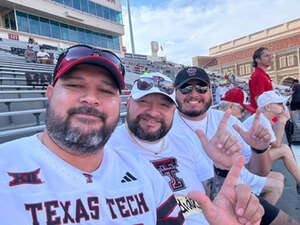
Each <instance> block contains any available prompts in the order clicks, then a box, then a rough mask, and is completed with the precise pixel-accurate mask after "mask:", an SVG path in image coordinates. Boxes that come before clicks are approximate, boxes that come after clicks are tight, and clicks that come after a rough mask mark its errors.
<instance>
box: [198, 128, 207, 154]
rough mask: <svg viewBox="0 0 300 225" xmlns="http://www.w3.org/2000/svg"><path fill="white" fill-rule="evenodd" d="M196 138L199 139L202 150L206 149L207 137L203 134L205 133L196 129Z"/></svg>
mask: <svg viewBox="0 0 300 225" xmlns="http://www.w3.org/2000/svg"><path fill="white" fill-rule="evenodd" d="M195 132H196V134H197V136H198V138H199V139H200V142H201V144H202V147H203V148H204V150H205V149H206V146H207V145H208V143H209V140H208V138H207V136H206V135H205V133H204V132H203V131H202V130H196V131H195Z"/></svg>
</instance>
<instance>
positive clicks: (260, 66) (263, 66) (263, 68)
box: [257, 65, 268, 71]
mask: <svg viewBox="0 0 300 225" xmlns="http://www.w3.org/2000/svg"><path fill="white" fill-rule="evenodd" d="M257 67H259V68H261V69H262V70H264V71H266V70H267V69H268V66H265V65H258V66H257Z"/></svg>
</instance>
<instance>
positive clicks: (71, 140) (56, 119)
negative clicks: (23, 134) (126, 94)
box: [46, 104, 119, 155]
mask: <svg viewBox="0 0 300 225" xmlns="http://www.w3.org/2000/svg"><path fill="white" fill-rule="evenodd" d="M78 113H80V114H86V115H93V116H96V117H98V118H99V119H101V120H102V122H103V125H102V126H101V127H100V128H98V129H95V128H93V129H92V128H90V127H87V129H86V130H87V131H84V130H85V129H84V128H82V127H80V126H76V127H75V126H72V125H71V117H72V116H74V115H76V114H78ZM80 121H81V122H82V123H85V124H86V126H88V125H89V123H93V122H91V121H90V120H87V119H80ZM118 121H119V116H118V118H116V119H115V120H114V121H113V122H112V123H111V124H107V115H106V114H105V113H102V112H99V111H98V110H97V109H94V108H91V107H86V106H83V107H78V108H71V109H69V110H68V112H67V118H66V119H64V118H62V117H61V116H59V115H57V114H56V113H55V112H54V110H53V108H52V106H51V104H49V105H48V106H47V110H46V128H47V130H48V133H49V135H50V137H51V138H52V139H53V141H54V142H57V143H59V144H60V145H61V146H62V147H63V149H64V150H65V151H66V152H68V153H71V154H74V155H92V154H94V153H96V152H98V151H99V150H101V149H102V148H103V147H104V145H105V144H106V142H107V141H108V139H109V137H110V135H111V134H112V132H113V130H114V129H115V127H116V126H117V123H118Z"/></svg>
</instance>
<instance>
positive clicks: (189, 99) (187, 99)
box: [184, 97, 204, 103]
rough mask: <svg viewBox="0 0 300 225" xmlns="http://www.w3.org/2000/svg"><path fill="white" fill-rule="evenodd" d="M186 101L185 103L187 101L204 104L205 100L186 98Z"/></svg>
mask: <svg viewBox="0 0 300 225" xmlns="http://www.w3.org/2000/svg"><path fill="white" fill-rule="evenodd" d="M184 101H185V102H187V101H198V102H202V103H204V99H202V98H201V99H199V98H194V97H191V98H186V99H185V100H184Z"/></svg>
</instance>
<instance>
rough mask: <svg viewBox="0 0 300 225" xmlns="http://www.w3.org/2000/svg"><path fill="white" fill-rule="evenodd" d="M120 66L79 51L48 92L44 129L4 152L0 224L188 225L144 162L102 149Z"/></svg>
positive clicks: (116, 108)
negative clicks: (184, 224)
mask: <svg viewBox="0 0 300 225" xmlns="http://www.w3.org/2000/svg"><path fill="white" fill-rule="evenodd" d="M122 71H123V72H124V70H123V66H122V64H121V61H120V59H119V58H118V57H117V56H116V55H115V54H113V53H112V52H109V51H106V50H100V49H94V48H91V47H89V46H85V45H76V46H73V47H71V48H69V49H67V50H66V51H65V52H64V53H63V54H61V55H60V57H59V59H58V63H57V65H56V67H55V70H54V74H53V75H54V77H53V83H52V85H50V86H49V87H48V89H47V92H46V95H47V97H48V99H49V104H48V107H47V112H46V129H45V130H44V132H42V133H39V134H36V135H33V136H31V137H26V138H22V139H19V140H15V141H12V142H9V143H6V144H4V145H2V146H1V147H0V205H1V210H0V218H1V224H5V225H15V224H25V225H29V224H35V225H37V224H74V223H76V224H82V225H85V224H89V225H91V224H166V223H168V221H171V223H172V224H183V223H184V218H183V216H182V213H181V211H180V209H179V207H178V205H177V203H176V200H175V198H174V196H173V194H172V192H171V190H170V189H169V188H168V186H167V184H166V183H165V181H164V180H163V178H162V177H161V176H160V175H159V173H158V172H157V171H156V170H155V169H154V168H153V167H152V166H151V165H149V163H148V162H147V161H144V160H143V159H142V157H139V156H138V155H133V154H130V153H126V154H123V153H121V152H116V151H113V150H112V149H110V148H109V147H107V146H105V143H106V142H107V140H108V139H109V137H110V135H111V133H112V132H113V130H114V128H115V127H116V125H117V123H118V120H119V115H120V108H121V100H120V93H121V89H123V88H124V78H123V75H124V73H122Z"/></svg>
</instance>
